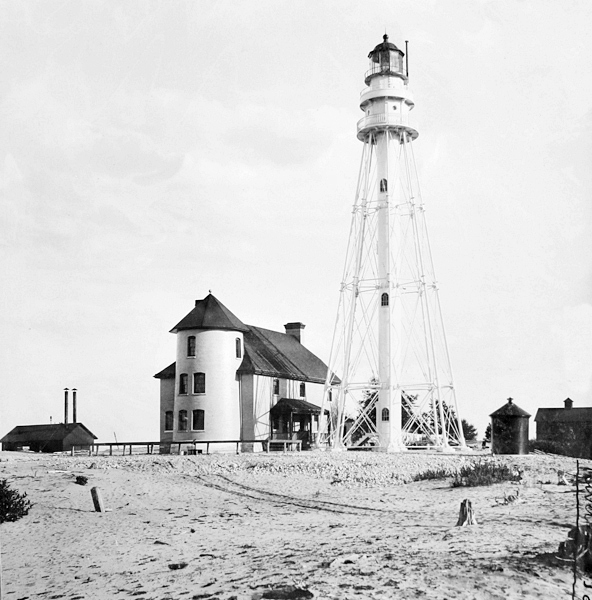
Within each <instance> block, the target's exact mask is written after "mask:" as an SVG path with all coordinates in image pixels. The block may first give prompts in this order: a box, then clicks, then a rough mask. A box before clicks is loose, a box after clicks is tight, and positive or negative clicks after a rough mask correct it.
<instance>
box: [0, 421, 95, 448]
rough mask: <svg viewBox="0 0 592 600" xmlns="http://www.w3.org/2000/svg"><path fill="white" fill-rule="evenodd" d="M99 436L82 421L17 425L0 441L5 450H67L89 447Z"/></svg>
mask: <svg viewBox="0 0 592 600" xmlns="http://www.w3.org/2000/svg"><path fill="white" fill-rule="evenodd" d="M96 439H97V436H96V435H94V434H93V433H92V432H91V431H90V430H89V429H87V428H86V427H85V426H84V425H83V424H82V423H67V424H64V423H56V424H49V425H17V426H16V427H15V428H14V429H13V430H12V431H10V432H9V433H7V434H6V435H5V436H4V437H3V438H2V439H1V440H0V442H1V443H2V449H3V450H16V451H18V450H31V451H32V452H67V451H69V450H71V449H72V446H76V447H78V448H80V449H88V448H90V446H92V444H93V443H94V440H96Z"/></svg>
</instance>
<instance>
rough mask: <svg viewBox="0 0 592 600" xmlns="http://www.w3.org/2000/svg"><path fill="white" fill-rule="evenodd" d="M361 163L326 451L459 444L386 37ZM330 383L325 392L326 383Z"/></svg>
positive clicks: (400, 97) (401, 86)
mask: <svg viewBox="0 0 592 600" xmlns="http://www.w3.org/2000/svg"><path fill="white" fill-rule="evenodd" d="M368 58H369V59H370V68H369V70H368V71H367V72H366V74H365V84H366V87H365V88H364V90H362V92H361V94H360V108H361V110H362V111H363V112H364V116H363V118H362V119H360V120H359V121H358V125H357V136H358V139H359V140H360V141H362V142H363V144H364V148H363V152H362V161H361V166H360V175H359V180H358V187H357V193H356V199H355V203H354V207H353V217H352V225H351V230H350V240H349V244H348V250H347V256H346V263H345V269H344V273H343V279H342V282H341V293H340V301H339V308H338V316H337V322H336V328H335V334H334V339H333V346H332V351H331V357H330V361H329V375H328V378H327V385H326V390H327V393H326V400H327V403H329V399H330V398H333V401H332V402H330V404H331V405H332V406H331V409H332V410H331V412H332V426H331V427H329V426H327V428H326V431H327V432H331V435H330V443H331V445H332V447H333V448H335V449H339V448H343V447H344V446H359V445H368V444H371V445H375V446H376V447H377V448H379V449H381V450H384V451H388V452H396V451H401V450H404V449H405V448H406V447H409V446H435V447H438V448H441V449H446V448H448V447H449V445H451V444H454V445H459V446H464V445H465V442H464V437H463V433H462V426H461V420H460V414H459V411H458V406H457V403H456V394H455V389H454V384H453V379H452V369H451V365H450V358H449V353H448V347H447V343H446V336H445V333H444V326H443V322H442V314H441V310H440V303H439V299H438V287H437V282H436V278H435V275H434V268H433V262H432V255H431V250H430V245H429V241H428V234H427V228H426V221H425V212H424V204H423V201H422V199H421V194H420V189H419V181H418V178H417V171H416V166H415V159H414V156H413V145H412V142H413V140H415V139H416V138H417V136H418V132H417V131H416V130H415V129H414V128H413V127H411V126H410V124H409V114H410V111H411V110H412V109H413V106H414V102H413V97H412V95H411V92H410V90H409V88H408V65H407V64H406V63H405V55H404V53H403V52H402V51H401V50H399V48H397V47H396V46H395V45H394V44H393V43H391V42H389V39H388V36H387V35H385V36H384V38H383V42H382V43H380V44H378V45H377V46H376V47H375V48H374V49H373V50H372V51H371V52H370V54H369V55H368ZM333 373H337V374H338V375H339V376H340V377H341V384H340V385H339V386H335V385H331V383H330V381H331V378H332V374H333Z"/></svg>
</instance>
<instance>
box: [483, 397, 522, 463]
mask: <svg viewBox="0 0 592 600" xmlns="http://www.w3.org/2000/svg"><path fill="white" fill-rule="evenodd" d="M489 416H490V417H491V452H492V454H528V420H529V419H530V415H529V414H528V413H527V412H526V411H525V410H522V409H521V408H520V407H519V406H518V405H516V404H514V400H513V398H508V402H507V403H506V404H504V405H503V406H502V407H501V408H499V409H498V410H496V411H495V412H493V413H491V414H490V415H489Z"/></svg>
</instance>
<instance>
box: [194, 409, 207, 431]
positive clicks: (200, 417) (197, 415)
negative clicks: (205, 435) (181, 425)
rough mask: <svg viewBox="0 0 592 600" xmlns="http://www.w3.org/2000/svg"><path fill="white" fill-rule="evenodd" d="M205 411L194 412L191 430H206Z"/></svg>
mask: <svg viewBox="0 0 592 600" xmlns="http://www.w3.org/2000/svg"><path fill="white" fill-rule="evenodd" d="M205 414H206V413H205V411H203V410H194V411H193V412H192V415H191V429H192V430H193V431H203V430H204V429H205V427H204V423H205Z"/></svg>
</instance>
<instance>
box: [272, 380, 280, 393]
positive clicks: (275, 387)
mask: <svg viewBox="0 0 592 600" xmlns="http://www.w3.org/2000/svg"><path fill="white" fill-rule="evenodd" d="M273 393H274V395H275V396H279V395H280V380H279V379H274V380H273Z"/></svg>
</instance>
